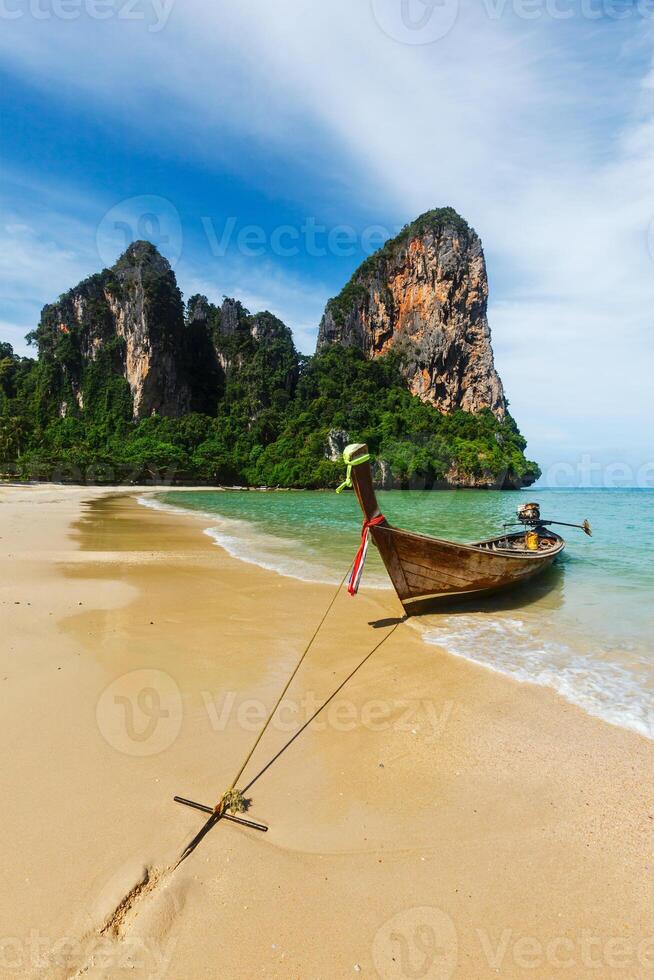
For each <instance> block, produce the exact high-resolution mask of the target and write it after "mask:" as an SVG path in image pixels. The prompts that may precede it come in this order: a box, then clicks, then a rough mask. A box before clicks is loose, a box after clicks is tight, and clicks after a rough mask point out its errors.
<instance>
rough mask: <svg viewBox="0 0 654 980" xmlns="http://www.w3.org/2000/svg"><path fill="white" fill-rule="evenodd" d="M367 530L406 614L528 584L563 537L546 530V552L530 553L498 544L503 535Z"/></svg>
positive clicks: (558, 549) (561, 546)
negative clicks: (472, 540)
mask: <svg viewBox="0 0 654 980" xmlns="http://www.w3.org/2000/svg"><path fill="white" fill-rule="evenodd" d="M370 531H371V536H372V540H373V542H374V544H375V545H376V546H377V548H378V550H379V553H380V555H381V557H382V560H383V562H384V565H385V566H386V569H387V571H388V574H389V576H390V578H391V581H392V583H393V586H394V587H395V591H396V592H397V595H398V598H399V599H400V601H401V602H402V604H403V606H404V607H405V609H406V610H407V612H408V611H416V610H417V609H418V607H419V606H422V605H424V604H425V602H427V601H428V600H429V601H432V600H433V601H437V600H438V599H440V598H450V597H453V596H472V595H482V594H485V593H493V592H498V591H501V590H504V589H507V588H510V587H512V586H518V585H520V584H522V583H524V582H528V581H529V580H531V579H533V578H534V577H535V576H537V575H539V574H540V573H541V572H543V571H545V569H546V568H549V566H550V565H551V564H552V562H553V561H554V559H555V558H556V556H557V555H559V554H561V552H562V551H563V549H564V547H565V542H564V541H563V539H562V538H560V537H559V536H558V535H555V534H552V533H548V536H547V541H548V545H547V550H543V551H539V552H535V553H534V552H528V551H527V550H514V551H511V550H509V549H508V548H507V549H504V548H502V547H500V545H501V543H502V541H503V540H506V539H495V540H494V541H493V540H491V541H488V542H480V543H478V544H471V545H465V544H457V543H456V542H453V541H444V540H441V539H439V538H430V537H425V536H424V535H420V534H414V533H412V532H410V531H402V530H399V529H398V528H394V527H391V526H390V525H381V526H377V527H372V528H371V529H370ZM514 537H517V536H514Z"/></svg>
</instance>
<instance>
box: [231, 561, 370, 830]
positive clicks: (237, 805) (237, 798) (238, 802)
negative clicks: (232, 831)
mask: <svg viewBox="0 0 654 980" xmlns="http://www.w3.org/2000/svg"><path fill="white" fill-rule="evenodd" d="M351 568H352V566H351V565H350V566H349V568H348V570H347V571H346V573H345V575H344V576H343V578H342V579H341V581H340V582H339V583H338V586H337V587H336V591H335V592H334V594H333V596H332V597H331V599H330V601H329V605H328V606H327V608H326V609H325V611H324V613H323V615H322V617H321V619H320V622H319V623H318V625H317V626H316V628H315V630H314V631H313V634H312V636H311V639H310V640H309V642H308V643H307V645H306V646H305V648H304V650H303V651H302V656H301V657H300V659H299V660H298V662H297V663H296V665H295V667H294V668H293V671H292V673H291V675H290V676H289V678H288V680H287V681H286V684H285V685H284V687H283V689H282V691H281V693H280V695H279V697H278V698H277V700H276V701H275V703H274V705H273V706H272V708H271V710H270V713H269V714H268V717H267V718H266V720H265V721H264V723H263V727H262V728H261V730H260V731H259V734H258V735H257V737H256V739H255V741H254V745H253V746H252V748H251V749H250V751H249V752H248V754H247V755H246V757H245V760H244V762H243V764H242V765H241V767H240V769H239V770H238V772H237V773H236V775H235V776H234V778H233V779H232V781H231V783H230V784H229V788H228V789H227V790H226V791H225V792H224V793H223V795H222V796H221V798H220V799H219V801H218V803H217V804H216V806H215V808H214V813H215V814H216V815H217V816H222V815H223V814H224V813H225V812H226V811H227V810H231V811H232V812H238V811H241V812H242V811H243V810H244V809H245V801H244V800H243V797H242V794H241V793H239V791H238V790H237V789H236V784H237V783H238V781H239V779H240V778H241V776H242V775H243V772H244V771H245V767H246V766H247V764H248V762H249V761H250V759H251V758H252V756H253V755H254V753H255V752H256V749H257V746H258V744H259V742H260V741H261V739H262V738H263V736H264V735H265V733H266V731H267V729H268V726H269V725H270V722H271V721H272V720H273V718H274V717H275V712H276V711H277V709H278V707H279V706H280V704H281V703H282V701H283V700H284V696H285V695H286V692H287V691H288V689H289V687H290V686H291V684H292V683H293V681H294V680H295V677H296V675H297V672H298V671H299V669H300V667H301V666H302V664H303V663H304V660H305V658H306V655H307V654H308V652H309V650H310V649H311V647H312V646H313V643H314V641H315V639H316V637H317V636H318V633H319V632H320V630H321V628H322V625H323V623H324V622H325V620H326V619H327V617H328V616H329V613H330V612H331V610H332V606H333V605H334V603H335V602H336V600H337V598H338V596H339V593H340V591H341V589H342V588H343V586H344V584H345V580H346V579H347V577H348V575H349V574H350V570H351Z"/></svg>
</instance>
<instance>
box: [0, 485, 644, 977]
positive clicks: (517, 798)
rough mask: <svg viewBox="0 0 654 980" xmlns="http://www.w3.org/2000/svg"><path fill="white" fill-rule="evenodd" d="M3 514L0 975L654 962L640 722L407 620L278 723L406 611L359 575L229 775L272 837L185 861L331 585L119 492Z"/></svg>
mask: <svg viewBox="0 0 654 980" xmlns="http://www.w3.org/2000/svg"><path fill="white" fill-rule="evenodd" d="M0 513H1V515H2V525H1V529H0V545H1V549H0V561H1V563H2V573H3V574H2V586H1V596H0V603H1V604H0V615H1V617H2V631H1V635H2V654H1V655H0V684H2V695H3V697H2V705H3V707H2V713H1V716H0V717H1V721H0V724H1V725H2V733H1V736H2V746H3V766H2V789H3V802H4V820H3V826H4V831H5V832H4V834H3V838H2V845H1V846H2V859H1V862H0V864H1V869H2V870H1V872H0V873H1V875H2V879H3V881H2V890H1V892H0V976H2V977H4V976H8V977H11V976H20V977H21V978H22V977H31V976H47V977H54V978H59V977H61V978H64V977H66V978H68V977H76V976H84V977H94V978H95V977H97V978H100V977H122V976H126V975H130V976H136V977H157V978H163V977H167V978H183V980H195V978H206V977H214V976H222V975H231V976H232V977H238V978H241V977H243V978H250V977H254V976H259V975H261V976H265V977H280V978H281V977H302V978H304V977H323V978H332V977H333V978H340V977H347V976H351V975H357V974H360V975H367V976H371V977H375V976H381V977H435V978H449V977H460V978H465V980H468V978H477V977H480V978H485V977H497V976H502V977H524V976H530V977H538V978H541V977H542V978H551V977H558V976H561V977H575V978H577V977H586V976H588V977H591V976H592V977H597V976H601V977H609V978H610V977H625V976H629V977H630V978H631V977H634V978H635V977H647V976H651V975H652V974H653V973H654V938H653V937H654V913H653V912H652V909H653V907H654V906H653V902H652V899H653V898H654V887H653V886H652V870H653V868H654V854H653V850H652V843H653V831H654V800H653V793H652V772H653V771H654V765H653V763H654V743H651V742H649V741H647V740H645V739H643V738H641V737H639V736H637V735H635V734H633V733H631V732H627V731H623V730H621V729H618V728H615V727H612V726H610V725H607V724H605V723H603V722H602V721H600V720H597V719H594V718H591V717H589V716H587V715H585V714H584V713H583V712H582V711H581V710H580V709H578V708H576V707H575V706H574V705H571V704H569V703H567V702H565V701H564V700H562V699H561V698H560V697H558V696H557V695H556V694H555V693H554V692H552V691H549V690H547V689H544V688H538V687H535V686H531V685H526V684H517V683H515V682H513V681H511V680H510V679H508V678H505V677H502V676H500V675H498V674H495V673H493V672H491V671H487V670H484V669H483V668H481V667H478V666H477V665H475V664H471V663H468V662H466V661H463V660H461V659H459V658H454V657H451V656H449V655H448V653H447V651H445V650H441V649H439V648H437V647H434V646H430V645H427V644H425V643H423V642H422V640H421V639H420V635H419V633H418V632H417V630H416V629H414V628H413V627H412V626H410V625H407V624H401V625H399V626H397V627H396V628H395V630H394V631H393V632H392V634H391V635H389V637H388V639H387V640H386V642H384V644H383V645H382V646H381V647H380V648H379V649H378V650H377V651H376V652H375V653H373V655H372V656H371V657H370V658H369V659H368V660H367V661H366V662H365V663H363V665H362V666H361V667H360V669H359V670H358V671H357V672H356V673H354V675H353V676H352V677H351V678H350V680H349V681H348V682H347V683H346V684H345V686H344V687H343V688H342V689H341V690H340V692H339V693H337V694H336V695H335V696H334V697H333V699H332V700H331V701H329V703H328V704H327V705H326V706H325V707H324V709H323V710H322V711H321V712H320V714H319V715H318V717H317V718H316V719H315V720H314V721H313V722H312V723H311V724H310V725H309V726H308V727H307V728H306V729H305V730H304V731H303V732H302V733H301V734H300V735H299V737H298V738H297V739H295V740H294V741H291V739H292V738H293V735H294V734H295V733H296V732H297V731H298V729H299V728H300V727H301V726H302V724H303V723H304V722H305V721H306V720H307V719H308V718H310V717H311V715H312V714H313V713H314V712H315V710H316V709H317V708H318V707H319V706H320V705H322V704H323V703H324V702H325V701H326V700H327V699H328V698H329V697H330V696H331V695H332V694H333V692H334V691H335V690H336V689H337V688H338V687H339V685H341V683H342V682H343V681H344V680H345V679H346V678H347V677H348V676H349V675H350V674H351V672H352V671H353V669H354V668H355V667H356V666H357V665H358V664H360V663H361V662H362V661H363V660H364V658H365V657H366V656H367V654H368V653H369V651H370V650H371V649H372V648H373V646H375V644H377V643H378V642H379V641H380V640H381V639H383V638H384V636H385V635H386V634H389V633H390V631H391V630H392V629H393V625H394V623H395V622H396V621H397V619H398V617H399V616H400V615H401V608H400V607H399V604H398V603H397V601H396V599H395V597H394V595H393V594H392V593H391V592H390V591H389V592H383V591H377V590H375V591H374V592H369V593H367V594H366V593H365V585H364V591H363V592H362V594H360V595H359V597H358V598H357V599H356V600H353V599H350V598H349V597H348V596H347V595H346V594H345V593H344V592H343V594H342V595H340V596H339V598H338V600H337V602H336V605H335V607H334V609H333V611H332V613H331V615H330V617H329V619H328V620H327V622H326V624H325V627H324V629H323V630H322V631H321V633H320V636H319V639H318V641H317V643H316V645H315V647H314V648H313V649H312V651H311V653H310V655H309V657H308V658H307V661H306V663H305V665H304V666H303V667H302V670H301V672H300V674H299V675H298V677H297V680H296V681H295V683H294V684H293V686H292V687H291V689H290V690H289V693H288V696H287V698H286V699H285V702H284V705H283V708H282V710H281V712H280V715H279V716H278V719H277V721H276V722H275V723H274V724H273V726H272V727H271V730H270V731H269V732H268V733H267V734H266V736H265V737H264V739H263V741H262V743H261V744H260V746H259V747H258V749H257V751H256V753H255V756H254V757H253V759H252V761H251V763H250V764H249V766H248V768H247V770H246V772H245V773H244V779H243V780H242V781H241V786H242V787H243V788H245V787H247V793H246V795H247V796H248V797H250V798H251V800H252V804H251V810H250V813H249V815H250V816H251V817H252V819H254V820H258V821H262V822H263V823H265V824H268V825H269V828H270V829H269V831H268V832H267V833H266V834H261V833H259V832H257V831H254V830H247V829H243V828H241V827H238V826H236V825H234V824H228V823H226V822H221V823H220V824H218V825H217V826H215V827H214V828H213V829H212V830H211V831H210V832H209V833H208V834H207V835H206V836H205V837H204V839H203V840H202V841H201V842H200V844H199V845H198V847H197V848H196V849H195V850H194V851H193V853H192V854H191V855H190V856H189V857H188V859H187V860H185V861H184V862H183V863H182V864H181V865H179V866H178V867H175V866H176V863H177V860H178V858H179V855H180V853H181V852H182V850H183V848H184V846H185V845H186V844H187V843H188V842H189V840H190V839H191V838H192V837H193V836H194V835H195V834H196V833H197V832H198V830H199V829H200V828H201V827H202V824H203V821H204V817H203V815H202V814H200V813H197V812H195V811H193V810H190V809H188V808H186V807H182V806H179V805H178V804H175V803H174V802H173V801H172V797H173V796H174V795H175V794H180V795H183V796H186V797H189V798H191V799H195V800H199V801H201V802H203V803H206V804H209V805H213V804H214V803H215V802H216V801H217V799H218V798H219V797H220V795H221V793H222V791H223V789H225V788H226V786H227V785H229V782H230V780H231V777H232V776H233V775H234V773H235V772H236V771H237V770H238V768H239V765H240V762H241V760H242V759H243V757H244V755H245V753H246V752H247V750H248V748H249V746H250V745H251V744H252V742H253V741H254V738H255V737H256V732H257V730H258V726H259V725H260V724H261V721H262V719H263V717H264V716H265V714H266V712H267V709H268V708H269V707H270V705H271V704H272V703H273V702H274V700H275V696H276V694H277V692H278V691H279V690H280V688H281V687H282V686H283V684H284V681H285V678H286V677H287V676H288V673H289V672H290V670H291V669H292V667H293V665H294V663H295V661H296V660H297V657H298V656H299V654H300V653H301V651H302V649H303V647H304V644H305V643H306V641H307V640H308V638H309V636H310V635H311V633H312V631H313V629H314V627H315V625H316V623H317V622H318V620H319V619H320V616H321V614H322V612H323V610H324V608H325V606H326V605H327V603H328V601H329V599H330V597H331V594H332V592H333V589H332V588H331V587H328V586H317V585H309V584H304V583H301V582H298V581H296V580H293V579H288V578H283V577H281V576H279V575H276V574H274V573H271V572H267V571H263V570H261V569H258V568H256V567H255V566H252V565H248V564H245V563H243V562H240V561H237V560H235V559H232V558H230V557H229V556H228V555H227V554H226V553H225V552H224V551H222V550H221V549H220V548H218V547H217V546H216V545H215V544H214V543H213V542H212V541H211V540H210V539H209V538H208V537H207V536H206V535H203V534H202V533H201V531H202V528H203V523H202V520H201V519H198V518H197V517H194V516H189V517H188V518H186V517H183V516H179V515H176V514H173V513H167V512H160V511H154V510H150V509H146V508H143V507H141V506H139V505H138V504H137V503H136V501H135V500H134V498H133V493H125V492H122V493H120V494H115V493H114V494H110V493H109V494H108V493H107V492H106V491H98V490H81V489H72V488H68V489H64V488H4V487H3V488H0ZM289 742H290V744H288V743H289ZM285 746H287V747H286V748H284V747H285ZM280 750H283V751H282V754H281V755H278V753H279V752H280ZM269 763H270V765H268V764H269Z"/></svg>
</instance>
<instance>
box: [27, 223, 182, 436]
mask: <svg viewBox="0 0 654 980" xmlns="http://www.w3.org/2000/svg"><path fill="white" fill-rule="evenodd" d="M35 339H36V340H37V342H38V345H39V353H40V354H41V355H42V356H45V357H50V358H52V359H53V361H54V362H55V363H56V364H58V365H59V367H60V368H61V371H62V373H63V375H64V380H65V383H66V387H67V388H69V389H70V390H72V393H73V395H74V398H75V400H76V402H77V404H78V406H79V407H80V408H84V387H85V375H86V372H87V369H88V368H89V367H90V366H91V365H92V364H93V363H94V362H96V361H98V359H99V358H101V357H103V358H105V359H106V360H108V361H110V362H111V364H110V367H111V370H112V372H113V373H114V374H120V375H122V377H123V378H124V379H125V380H126V382H127V384H128V386H129V392H130V395H131V400H132V406H133V417H134V418H135V419H140V418H144V417H145V416H148V415H152V414H153V413H157V414H160V415H170V416H180V415H183V414H184V413H185V412H188V411H189V410H190V407H191V391H190V385H189V377H188V374H189V372H188V363H187V359H186V357H185V352H186V344H185V330H184V318H183V306H182V298H181V294H180V292H179V289H178V288H177V283H176V281H175V276H174V274H173V272H172V270H171V268H170V265H169V264H168V262H167V261H166V259H164V258H163V256H161V255H160V254H159V252H158V251H157V249H156V248H155V247H154V246H153V245H151V244H150V243H149V242H135V243H134V244H133V245H130V247H129V248H128V249H127V251H126V252H125V253H124V255H122V256H121V257H120V259H119V260H118V262H117V263H116V264H115V265H114V266H113V267H112V268H111V269H106V270H105V271H104V272H101V273H99V274H98V275H95V276H91V278H90V279H86V280H85V281H84V282H82V283H80V284H79V286H76V287H74V288H73V289H71V290H70V291H69V292H68V293H65V294H64V295H63V296H62V297H60V299H59V300H58V302H56V303H53V304H51V305H50V306H46V307H45V308H44V310H43V312H42V314H41V323H40V325H39V328H38V330H37V331H36V335H35ZM67 411H68V405H67V404H66V403H63V402H62V404H61V409H60V413H61V414H64V415H65V414H66V413H67Z"/></svg>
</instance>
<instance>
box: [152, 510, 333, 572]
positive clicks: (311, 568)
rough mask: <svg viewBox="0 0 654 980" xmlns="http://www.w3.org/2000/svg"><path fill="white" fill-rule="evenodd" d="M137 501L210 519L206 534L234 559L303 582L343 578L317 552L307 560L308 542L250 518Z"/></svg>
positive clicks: (205, 530)
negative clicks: (264, 527) (260, 525)
mask: <svg viewBox="0 0 654 980" xmlns="http://www.w3.org/2000/svg"><path fill="white" fill-rule="evenodd" d="M137 500H138V502H139V503H140V504H142V505H143V506H144V507H151V508H153V509H154V510H163V511H168V512H170V513H176V514H183V515H184V516H186V517H189V516H191V517H198V518H201V519H202V520H203V521H210V522H211V525H210V526H209V527H205V528H204V533H205V534H207V535H208V536H209V537H210V538H212V539H213V540H214V541H215V543H216V544H217V545H218V546H219V547H221V548H223V549H224V550H225V551H226V552H227V554H229V555H231V557H232V558H238V559H239V560H240V561H245V562H248V563H249V564H250V565H257V566H258V567H259V568H264V569H266V570H267V571H270V572H275V573H276V574H278V575H283V576H286V577H287V578H294V579H297V580H299V581H301V582H313V583H316V584H319V585H337V584H338V582H339V581H340V577H339V576H337V575H335V574H334V573H333V571H332V570H331V569H329V568H327V567H326V566H325V565H324V563H322V562H321V561H320V558H319V556H318V555H314V560H309V561H307V558H306V552H307V547H306V545H305V544H301V543H299V542H298V541H296V540H294V539H292V538H283V537H282V536H281V535H276V534H275V535H273V534H267V533H266V532H265V531H262V530H260V528H258V527H257V525H255V524H254V523H251V522H250V521H244V520H238V519H236V518H231V517H229V518H228V517H223V516H222V515H218V514H216V513H215V512H211V511H202V510H195V509H192V508H190V507H189V508H186V507H177V506H175V505H174V504H167V503H164V502H163V501H161V500H158V499H156V498H155V497H137Z"/></svg>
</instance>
